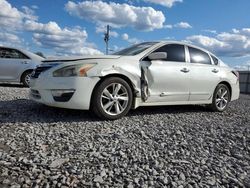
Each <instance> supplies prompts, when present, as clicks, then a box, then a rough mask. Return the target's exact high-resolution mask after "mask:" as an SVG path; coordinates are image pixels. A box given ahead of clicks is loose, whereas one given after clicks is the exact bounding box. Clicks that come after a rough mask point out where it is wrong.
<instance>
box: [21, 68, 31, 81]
mask: <svg viewBox="0 0 250 188" xmlns="http://www.w3.org/2000/svg"><path fill="white" fill-rule="evenodd" d="M32 71H33V69H28V70H26V71H24V72H23V73H22V75H21V77H20V82H22V79H23V75H24V74H25V73H26V72H32Z"/></svg>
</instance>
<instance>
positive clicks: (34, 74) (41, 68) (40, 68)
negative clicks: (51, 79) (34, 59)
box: [31, 66, 52, 78]
mask: <svg viewBox="0 0 250 188" xmlns="http://www.w3.org/2000/svg"><path fill="white" fill-rule="evenodd" d="M51 67H52V66H38V67H37V68H36V69H35V70H34V71H33V72H32V74H31V77H32V78H38V77H39V75H40V74H41V73H42V72H44V71H46V70H48V69H50V68H51Z"/></svg>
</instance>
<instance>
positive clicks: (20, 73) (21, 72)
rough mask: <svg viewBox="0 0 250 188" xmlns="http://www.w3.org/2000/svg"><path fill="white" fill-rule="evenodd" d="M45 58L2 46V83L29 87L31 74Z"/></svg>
mask: <svg viewBox="0 0 250 188" xmlns="http://www.w3.org/2000/svg"><path fill="white" fill-rule="evenodd" d="M42 60H44V58H42V57H40V56H38V55H36V54H33V53H31V52H28V51H26V50H23V49H17V48H9V47H3V46H0V81H1V82H17V83H22V84H23V85H24V86H28V85H29V81H30V74H31V72H32V71H33V70H34V69H35V68H36V66H37V65H39V64H41V63H42Z"/></svg>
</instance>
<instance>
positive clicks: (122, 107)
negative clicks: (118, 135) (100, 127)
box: [91, 77, 133, 120]
mask: <svg viewBox="0 0 250 188" xmlns="http://www.w3.org/2000/svg"><path fill="white" fill-rule="evenodd" d="M132 100H133V93H132V89H131V87H130V86H129V84H128V83H127V82H126V81H125V80H123V79H121V78H118V77H110V78H107V79H105V80H103V81H102V82H101V83H100V84H99V85H98V86H97V88H96V89H95V90H94V93H93V96H92V102H91V109H92V111H93V112H94V113H95V114H96V115H97V116H98V117H100V118H102V119H109V120H115V119H119V118H121V117H123V116H125V115H126V114H127V113H128V112H129V110H130V109H131V106H132Z"/></svg>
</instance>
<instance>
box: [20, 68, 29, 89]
mask: <svg viewBox="0 0 250 188" xmlns="http://www.w3.org/2000/svg"><path fill="white" fill-rule="evenodd" d="M31 73H32V70H28V71H25V72H24V73H23V74H22V77H21V83H22V84H23V85H24V86H25V87H29V83H30V76H31Z"/></svg>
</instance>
